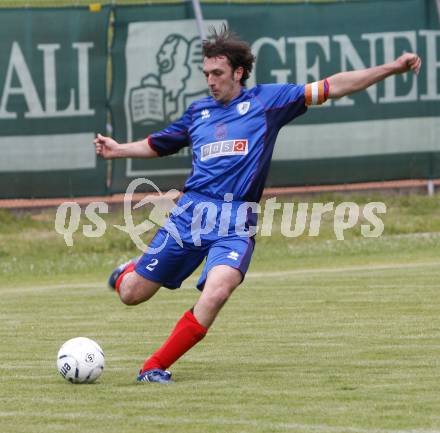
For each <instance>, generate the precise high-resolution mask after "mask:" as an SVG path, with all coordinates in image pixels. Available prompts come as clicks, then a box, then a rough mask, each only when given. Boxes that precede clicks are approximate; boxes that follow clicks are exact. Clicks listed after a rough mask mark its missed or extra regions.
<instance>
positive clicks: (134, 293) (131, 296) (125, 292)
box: [119, 281, 142, 305]
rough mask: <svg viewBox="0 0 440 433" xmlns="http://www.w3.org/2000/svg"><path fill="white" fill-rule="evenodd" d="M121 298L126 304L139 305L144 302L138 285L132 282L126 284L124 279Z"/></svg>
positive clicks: (120, 290) (120, 292)
mask: <svg viewBox="0 0 440 433" xmlns="http://www.w3.org/2000/svg"><path fill="white" fill-rule="evenodd" d="M119 299H120V300H121V302H122V303H123V304H125V305H137V304H139V303H140V302H142V301H141V299H140V297H139V295H138V290H136V287H134V286H133V285H132V284H130V283H128V284H124V281H122V284H121V286H120V287H119Z"/></svg>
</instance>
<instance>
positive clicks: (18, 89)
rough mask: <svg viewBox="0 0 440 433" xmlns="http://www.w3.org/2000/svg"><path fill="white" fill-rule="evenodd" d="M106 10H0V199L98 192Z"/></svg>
mask: <svg viewBox="0 0 440 433" xmlns="http://www.w3.org/2000/svg"><path fill="white" fill-rule="evenodd" d="M109 12H110V9H109V8H102V9H101V10H100V11H97V12H91V11H89V9H88V8H64V9H20V10H18V9H13V10H0V149H1V151H0V197H2V198H4V197H14V198H18V197H65V196H73V195H92V194H102V193H104V192H105V191H106V162H105V161H100V160H98V159H97V158H96V156H95V153H94V148H93V145H92V141H93V138H94V135H95V133H96V132H99V131H104V130H105V125H106V100H107V99H106V67H107V57H106V56H107V30H108V20H109Z"/></svg>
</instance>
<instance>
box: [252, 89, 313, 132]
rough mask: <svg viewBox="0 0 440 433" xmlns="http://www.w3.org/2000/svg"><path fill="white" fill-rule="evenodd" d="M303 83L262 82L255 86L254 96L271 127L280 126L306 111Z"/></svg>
mask: <svg viewBox="0 0 440 433" xmlns="http://www.w3.org/2000/svg"><path fill="white" fill-rule="evenodd" d="M304 89H305V86H304V85H298V84H262V85H259V86H256V87H255V92H256V93H255V96H256V97H257V98H258V100H259V101H260V102H261V104H262V105H263V107H264V110H265V112H266V119H267V120H268V121H269V122H270V125H271V127H274V128H277V129H278V128H281V127H282V126H284V125H286V124H287V123H289V122H291V121H292V120H293V119H295V118H296V117H299V116H301V115H302V114H304V113H305V112H306V111H307V105H306V103H305V96H304Z"/></svg>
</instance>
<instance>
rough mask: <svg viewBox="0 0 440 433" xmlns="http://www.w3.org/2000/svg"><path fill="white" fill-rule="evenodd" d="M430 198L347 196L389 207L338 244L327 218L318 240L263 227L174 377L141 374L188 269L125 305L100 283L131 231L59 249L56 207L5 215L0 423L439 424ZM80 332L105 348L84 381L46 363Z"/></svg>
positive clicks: (436, 280)
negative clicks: (96, 370)
mask: <svg viewBox="0 0 440 433" xmlns="http://www.w3.org/2000/svg"><path fill="white" fill-rule="evenodd" d="M439 198H440V197H439V196H438V195H437V196H436V197H432V198H428V197H420V196H413V197H406V196H394V197H390V196H375V197H367V196H363V197H348V199H349V200H353V201H357V202H367V201H370V200H372V199H374V200H376V201H377V200H383V201H384V202H385V203H386V204H387V209H388V210H387V214H386V215H385V216H384V224H385V231H384V234H383V236H382V237H380V238H377V239H366V238H363V237H362V236H361V235H360V234H359V230H358V228H354V229H353V230H351V232H350V233H348V234H347V238H346V240H345V241H337V240H335V236H334V233H333V232H332V229H331V228H332V221H331V218H330V217H328V218H327V219H326V221H325V223H324V226H323V229H322V232H321V234H320V236H318V237H316V238H310V237H308V236H303V237H299V238H295V239H285V238H283V237H282V236H281V235H280V233H279V231H276V230H275V232H274V234H273V236H272V237H270V238H261V239H259V241H258V243H257V249H256V252H255V259H254V261H253V264H252V266H251V269H250V271H249V274H248V276H247V278H246V280H245V282H244V284H243V285H242V286H240V287H239V288H238V289H237V292H236V293H235V294H234V296H233V297H232V298H231V300H230V301H229V303H228V304H227V305H226V306H225V308H224V310H223V311H222V313H221V315H220V316H219V318H218V321H217V322H216V323H215V325H214V327H213V328H212V329H211V331H210V333H209V334H208V336H207V337H206V338H205V340H204V341H203V342H201V343H200V345H198V346H196V347H195V348H194V349H193V350H192V351H191V352H189V353H188V354H187V355H186V356H184V357H183V358H182V359H181V360H180V361H178V362H177V363H176V364H175V366H173V368H172V370H173V373H174V377H175V379H176V383H175V384H174V385H172V386H160V385H152V384H136V383H135V376H136V373H137V370H138V368H139V367H140V365H141V364H142V362H143V360H144V358H145V356H146V355H148V354H149V353H151V351H152V350H154V349H155V348H157V347H158V346H159V345H160V344H161V343H162V342H163V340H164V339H165V337H166V336H167V335H168V332H169V331H170V329H171V328H172V327H173V326H174V323H175V321H176V320H177V318H178V317H180V315H181V314H182V312H183V311H184V310H185V309H186V308H188V307H190V306H191V305H192V304H193V303H194V302H195V300H196V299H197V295H198V292H197V291H196V290H194V288H193V287H194V283H195V281H196V277H197V276H196V275H195V276H194V277H193V278H191V279H189V280H187V281H186V282H185V284H184V287H183V288H182V289H181V290H178V291H174V292H171V291H167V290H166V289H164V290H162V291H160V292H159V294H158V295H157V296H156V297H155V298H153V299H152V300H151V301H149V302H148V303H145V304H143V305H140V306H137V307H126V306H123V305H122V304H121V303H120V302H119V301H118V299H117V297H116V296H115V295H114V294H113V293H111V292H110V291H109V290H108V289H106V284H105V278H106V276H107V274H108V272H109V271H110V270H111V268H112V266H113V265H114V264H115V263H116V262H118V261H119V260H122V259H124V258H127V257H130V256H132V255H134V254H135V253H136V250H135V249H134V247H133V245H132V244H131V242H130V240H129V239H126V235H124V234H123V233H120V232H117V231H116V230H114V231H110V230H109V231H108V232H106V235H105V236H104V237H103V238H100V239H85V238H84V237H83V236H81V235H80V234H78V235H76V236H75V237H74V240H75V243H74V246H73V247H71V248H68V247H66V245H65V244H64V242H63V239H62V237H61V236H60V235H58V234H57V233H56V232H55V230H54V212H53V211H46V212H43V213H39V214H34V215H30V214H19V215H14V214H11V213H8V212H5V211H0V259H1V260H0V277H1V282H0V294H1V296H2V297H1V299H2V301H1V304H0V323H1V328H0V332H1V339H0V403H1V405H0V432H2V433H37V432H38V433H39V432H41V433H43V432H44V433H51V432H67V431H69V432H75V433H76V432H96V433H101V432H108V433H112V432H115V433H117V432H124V433H137V432H139V433H141V432H151V433H156V432H167V433H169V432H178V433H189V432H191V433H197V432H200V433H223V432H224V433H244V432H246V433H254V432H262V433H263V432H264V433H267V432H295V433H303V432H304V433H309V432H310V433H312V432H313V433H315V432H317V433H327V432H328V433H385V432H390V433H410V432H412V433H428V432H429V433H432V432H438V431H440V297H439V287H440V258H439V251H440V200H439ZM286 200H287V199H286ZM300 200H301V201H304V199H300ZM314 200H315V201H322V202H326V201H330V200H334V201H335V202H337V201H339V202H341V201H344V200H347V197H338V196H325V197H318V198H315V199H314ZM295 201H296V202H297V201H298V199H296V200H295ZM120 219H121V214H120V212H115V213H112V214H111V215H109V216H108V217H107V219H106V221H107V222H108V223H109V224H110V223H118V222H119V223H120ZM81 335H82V336H88V337H90V338H93V339H95V340H97V341H98V342H99V343H100V344H101V345H102V347H103V349H104V351H105V353H106V363H107V364H106V369H105V371H104V374H103V376H102V377H101V378H100V379H99V380H98V382H97V383H96V384H93V385H71V384H69V383H68V382H66V381H64V380H63V379H62V378H61V376H60V375H59V374H58V373H57V371H56V368H55V362H56V354H57V351H58V348H59V346H60V345H61V344H62V343H63V342H64V341H65V340H67V339H69V338H71V337H75V336H81Z"/></svg>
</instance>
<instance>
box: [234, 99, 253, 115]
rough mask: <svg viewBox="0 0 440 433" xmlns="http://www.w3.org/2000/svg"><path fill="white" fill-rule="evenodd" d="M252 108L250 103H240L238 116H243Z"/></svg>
mask: <svg viewBox="0 0 440 433" xmlns="http://www.w3.org/2000/svg"><path fill="white" fill-rule="evenodd" d="M250 106H251V103H250V102H249V101H244V102H240V103H239V104H237V111H238V114H241V115H242V116H243V115H244V114H246V113H247V112H248V111H249V108H250Z"/></svg>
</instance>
